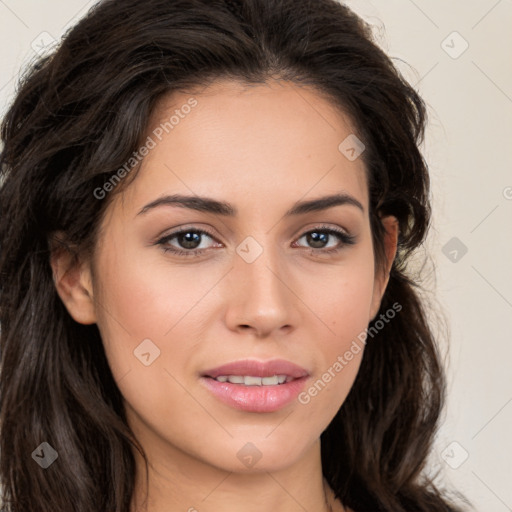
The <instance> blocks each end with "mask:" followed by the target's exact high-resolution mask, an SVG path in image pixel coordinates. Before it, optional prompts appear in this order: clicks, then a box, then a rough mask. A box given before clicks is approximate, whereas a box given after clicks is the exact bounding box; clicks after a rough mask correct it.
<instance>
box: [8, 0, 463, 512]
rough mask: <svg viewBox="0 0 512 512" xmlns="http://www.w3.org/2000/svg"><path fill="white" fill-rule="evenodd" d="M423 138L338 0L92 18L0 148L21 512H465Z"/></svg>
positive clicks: (411, 101)
mask: <svg viewBox="0 0 512 512" xmlns="http://www.w3.org/2000/svg"><path fill="white" fill-rule="evenodd" d="M425 117H426V116H425V107H424V103H423V101H422V100H421V98H420V97H419V96H418V95H417V93H416V92H415V91H414V90H413V89H412V88H411V87H410V86H409V85H408V84H407V83H406V82H405V81H404V80H403V79H402V78H401V76H400V75H399V73H398V72H397V71H396V69H395V68H394V67H393V65H392V63H391V61H390V60H389V58H388V57H386V56H385V55H384V54H383V53H382V51H381V50H380V49H379V48H378V47H377V46H376V45H375V44H374V43H373V42H372V40H371V35H370V31H369V28H368V27H367V26H366V25H365V24H364V23H363V22H362V21H361V20H360V19H359V18H358V17H357V16H356V15H355V14H354V13H352V12H351V11H350V10H349V9H348V8H346V7H344V6H342V5H341V4H339V3H338V2H336V1H334V0H315V1H310V0H243V1H242V0H241V1H230V2H228V1H226V2H223V1H220V0H219V1H215V2H212V1H211V0H172V1H170V0H148V1H145V2H141V1H140V0H124V1H120V0H107V1H104V2H101V3H99V4H98V5H97V6H96V7H95V8H94V9H93V10H92V11H91V12H90V13H89V14H88V15H87V16H86V17H85V18H84V19H83V20H82V21H81V22H80V23H78V25H77V26H76V27H74V28H73V29H72V30H71V31H70V32H69V34H68V35H67V36H66V38H65V39H64V40H63V42H62V44H61V45H60V48H58V50H57V51H56V52H55V53H54V54H53V55H51V56H49V57H46V58H44V59H42V60H41V61H40V62H39V63H38V64H37V65H35V66H34V67H33V69H32V70H31V71H30V72H29V73H28V74H27V76H26V77H25V78H24V80H23V83H22V85H21V87H20V90H19V92H18V95H17V97H16V99H15V101H14V103H13V105H12V106H11V108H10V110H9V112H8V113H7V116H6V118H5V120H4V122H3V126H2V139H3V143H4V148H3V151H2V154H1V171H2V180H3V183H2V187H1V190H0V208H1V221H0V238H1V240H2V246H1V255H0V274H1V278H2V281H1V283H2V284H1V295H0V315H1V316H0V321H1V325H2V332H1V354H2V370H1V384H0V393H1V400H2V402H1V412H0V414H1V420H0V422H1V423H0V424H1V429H2V438H1V445H0V446H1V452H2V457H1V462H0V476H1V483H2V486H3V493H4V502H5V505H4V506H5V507H6V510H10V511H16V512H18V511H23V512H31V511H34V512H35V511H38V512H40V511H50V510H51V511H52V512H56V511H58V512H67V511H69V510H74V511H78V512H85V511H87V512H91V511H98V512H100V511H102V512H103V511H106V510H108V511H116V512H139V511H147V512H161V511H164V510H165V511H173V512H174V511H180V510H188V511H194V510H198V511H201V512H202V511H206V512H208V511H214V510H215V511H218V510H222V511H224V512H227V511H230V510H240V509H243V510H247V511H257V510H258V511H259V510H265V511H267V510H272V511H275V512H284V511H292V510H293V511H295V510H308V511H315V512H317V511H322V512H323V511H342V510H344V511H353V512H363V511H364V512H369V511H371V512H375V511H390V512H391V511H393V512H401V511H404V512H405V511H408V512H410V511H413V510H414V511H429V512H432V511H454V510H456V509H455V507H454V506H453V505H450V504H449V502H448V499H447V498H446V497H443V496H441V494H440V492H439V491H438V490H437V489H436V488H435V486H434V485H433V484H432V483H431V482H429V481H428V479H427V478H426V477H425V476H423V475H422V470H423V469H424V467H425V464H426V458H427V456H428V454H429V451H430V448H431V443H432V439H433V436H434V434H435V429H436V425H437V420H438V417H439V414H440V410H441V407H442V402H443V394H444V381H443V373H442V368H441V366H440V362H439V356H438V352H437V347H436V344H435V340H434V338H433V335H432V332H431V329H430V327H429V325H428V323H427V320H426V313H425V309H424V306H423V305H422V303H421V301H420V300H419V297H418V295H417V292H416V290H415V288H416V287H417V284H416V283H415V282H414V281H412V280H411V279H410V278H409V277H408V276H407V273H406V266H407V261H408V258H409V256H410V254H411V252H412V251H413V250H414V249H415V248H416V247H417V246H418V245H420V244H421V243H422V241H423V240H424V238H425V236H426V232H427V227H428V224H429V220H430V209H429V201H428V193H429V177H428V172H427V168H426V165H425V162H424V160H423V158H422V156H421V154H420V152H419V150H418V144H419V143H420V142H421V140H422V137H423V131H424V125H425Z"/></svg>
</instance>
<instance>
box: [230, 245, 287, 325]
mask: <svg viewBox="0 0 512 512" xmlns="http://www.w3.org/2000/svg"><path fill="white" fill-rule="evenodd" d="M258 238H259V239H260V240H262V241H257V240H255V239H254V238H252V237H247V238H246V239H245V240H244V241H243V242H242V243H241V244H240V245H239V246H238V247H237V254H236V256H235V261H234V265H233V270H232V272H233V275H232V279H233V286H234V288H235V289H234V290H233V295H232V297H231V298H230V312H231V316H230V317H231V318H232V319H233V322H236V323H237V324H238V325H245V326H250V327H254V328H255V329H256V330H257V331H261V332H263V331H266V332H267V333H268V332H270V331H272V330H273V329H279V328H281V327H284V326H289V325H292V324H293V323H294V322H295V316H294V308H295V307H296V305H295V301H294V300H293V293H292V291H291V289H290V288H293V287H292V283H287V280H289V279H290V273H289V272H287V271H286V262H285V261H283V259H282V255H281V254H280V251H279V248H278V247H277V246H276V245H273V244H271V242H270V241H271V238H272V236H271V235H270V236H267V237H263V236H261V237H258ZM263 238H265V239H264V240H263Z"/></svg>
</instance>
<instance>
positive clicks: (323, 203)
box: [136, 193, 365, 217]
mask: <svg viewBox="0 0 512 512" xmlns="http://www.w3.org/2000/svg"><path fill="white" fill-rule="evenodd" d="M340 205H350V206H354V207H356V208H358V209H359V210H361V211H362V212H363V213H364V212H365V209H364V206H363V205H362V204H361V203H360V202H359V201H358V200H357V199H356V198H355V197H353V196H351V195H349V194H346V193H340V194H333V195H330V196H325V197H321V198H318V199H312V200H307V201H300V202H297V203H295V205H294V206H292V208H290V209H289V210H288V211H287V212H286V213H285V215H284V216H285V217H290V216H294V215H302V214H305V213H310V212H315V211H322V210H326V209H327V208H332V207H334V206H340ZM159 206H179V207H182V208H189V209H192V210H197V211H202V212H207V213H213V214H216V215H222V216H227V217H235V216H236V215H237V214H238V211H237V209H236V208H235V207H234V206H232V205H231V204H229V203H227V202H225V201H218V200H216V199H212V198H208V197H200V196H184V195H181V194H173V195H165V196H162V197H160V198H158V199H155V200H154V201H152V202H151V203H149V204H147V205H145V206H144V207H143V208H142V209H141V210H140V211H139V213H137V215H136V216H138V215H142V214H145V213H147V212H148V211H150V210H152V209H154V208H157V207H159Z"/></svg>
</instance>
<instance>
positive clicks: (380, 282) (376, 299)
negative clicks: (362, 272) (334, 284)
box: [370, 214, 399, 320]
mask: <svg viewBox="0 0 512 512" xmlns="http://www.w3.org/2000/svg"><path fill="white" fill-rule="evenodd" d="M379 216H380V220H381V222H382V224H383V226H384V229H385V231H386V232H385V235H384V248H385V254H386V261H385V269H384V272H381V273H379V274H377V275H376V276H375V282H374V285H373V297H372V305H371V309H370V320H373V319H374V318H375V316H376V315H377V313H378V311H379V308H380V304H381V301H382V297H383V295H384V292H385V291H386V287H387V285H388V282H389V273H390V271H391V267H392V265H393V261H394V259H395V256H396V250H397V243H398V232H399V224H398V219H397V218H396V217H394V216H393V215H387V216H385V217H383V216H381V215H380V214H379Z"/></svg>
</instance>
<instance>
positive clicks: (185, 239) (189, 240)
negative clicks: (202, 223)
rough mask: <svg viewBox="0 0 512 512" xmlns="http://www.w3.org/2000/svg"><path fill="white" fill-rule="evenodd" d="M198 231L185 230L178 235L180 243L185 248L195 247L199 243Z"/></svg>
mask: <svg viewBox="0 0 512 512" xmlns="http://www.w3.org/2000/svg"><path fill="white" fill-rule="evenodd" d="M200 239H201V236H200V234H199V233H193V232H187V233H183V234H181V235H180V244H181V245H182V246H183V247H184V248H186V249H195V248H196V247H197V246H198V245H200V244H201V240H200Z"/></svg>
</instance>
